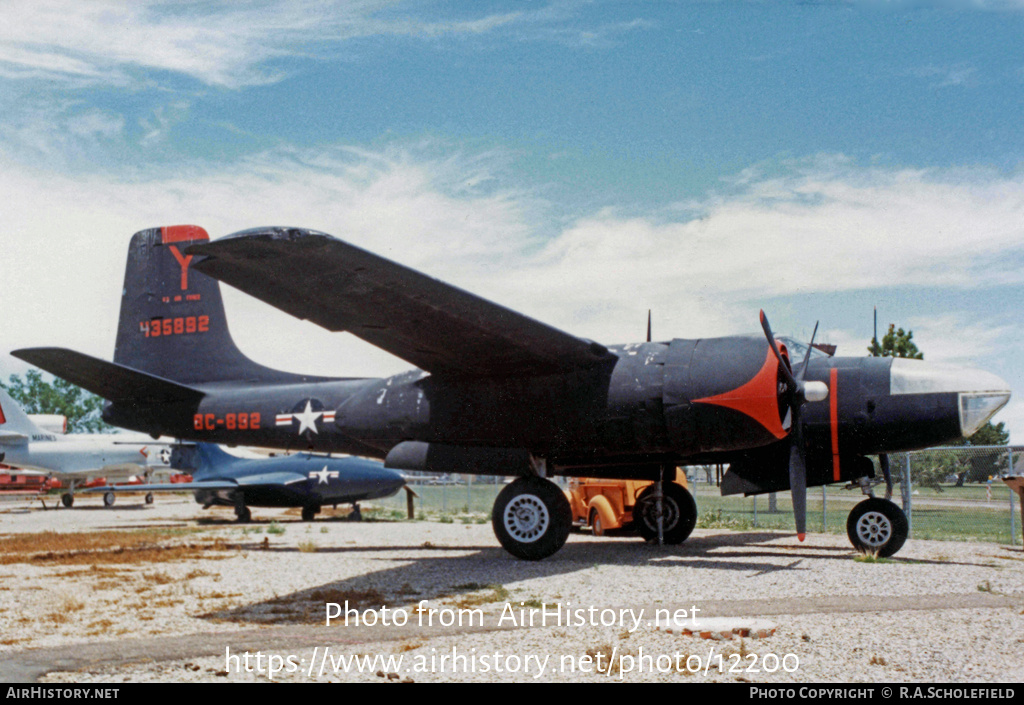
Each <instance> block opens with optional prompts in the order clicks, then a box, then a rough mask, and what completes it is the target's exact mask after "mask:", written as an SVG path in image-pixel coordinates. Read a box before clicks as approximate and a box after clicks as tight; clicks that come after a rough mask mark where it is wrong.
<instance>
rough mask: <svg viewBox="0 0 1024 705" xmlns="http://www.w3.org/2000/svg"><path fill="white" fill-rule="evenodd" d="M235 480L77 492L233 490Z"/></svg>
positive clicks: (81, 490)
mask: <svg viewBox="0 0 1024 705" xmlns="http://www.w3.org/2000/svg"><path fill="white" fill-rule="evenodd" d="M234 489H238V483H237V482H230V481H228V480H200V481H198V482H165V483H152V484H145V483H143V484H139V485H102V486H100V487H87V488H85V489H80V490H78V491H79V492H194V491H195V490H234Z"/></svg>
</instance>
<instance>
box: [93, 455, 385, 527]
mask: <svg viewBox="0 0 1024 705" xmlns="http://www.w3.org/2000/svg"><path fill="white" fill-rule="evenodd" d="M171 467H174V468H176V469H179V470H184V469H189V468H194V473H193V476H192V482H172V483H167V484H148V485H115V486H113V487H97V488H95V489H93V490H88V491H95V492H105V493H109V492H118V491H121V492H143V491H144V492H161V491H163V492H181V491H185V490H188V491H193V492H195V497H196V502H198V503H199V504H201V505H203V508H204V509H208V508H210V507H212V506H213V505H219V506H228V507H234V508H235V515H236V516H237V517H238V520H239V521H249V520H251V518H252V514H251V512H250V511H249V507H302V519H303V520H304V521H312V520H313V517H315V516H316V515H317V514H319V513H320V508H321V507H322V506H323V505H335V506H337V505H339V504H352V506H353V507H354V508H355V517H356V518H358V517H359V516H360V514H359V504H358V502H360V501H362V500H366V499H379V498H381V497H390V496H391V495H393V494H395V493H396V492H398V490H400V489H401V488H402V486H403V485H405V478H403V477H402V475H401V473H398V472H395V471H394V470H388V469H386V468H384V466H383V465H382V464H381V463H379V462H376V461H373V460H367V459H365V458H358V457H338V458H334V457H330V456H324V455H314V454H312V453H297V454H295V455H281V456H276V457H269V458H240V457H238V456H235V455H231V454H230V453H228V452H226V451H224V450H223V449H221V448H220V447H218V446H216V445H214V444H212V443H196V444H195V445H184V446H177V447H175V449H174V451H173V452H172V457H171ZM112 503H113V502H110V501H108V502H107V504H108V505H109V504H112Z"/></svg>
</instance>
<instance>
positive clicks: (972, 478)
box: [950, 421, 1010, 487]
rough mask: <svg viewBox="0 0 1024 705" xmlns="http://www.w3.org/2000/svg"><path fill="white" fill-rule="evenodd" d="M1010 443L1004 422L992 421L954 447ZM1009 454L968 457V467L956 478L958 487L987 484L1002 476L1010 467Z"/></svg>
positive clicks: (979, 454) (976, 453)
mask: <svg viewBox="0 0 1024 705" xmlns="http://www.w3.org/2000/svg"><path fill="white" fill-rule="evenodd" d="M1009 442H1010V432H1009V431H1007V430H1006V428H1005V426H1004V424H1003V422H1002V421H1000V422H999V423H997V424H993V423H992V422H991V421H989V422H988V423H986V424H985V425H984V426H982V427H981V428H979V429H978V430H977V431H976V432H975V434H974V435H973V436H971V437H970V438H964V439H962V440H960V441H957V442H956V443H950V445H954V446H974V447H978V446H1005V445H1006V444H1007V443H1009ZM1008 460H1009V458H1008V457H1007V453H1006V452H1005V451H1002V450H998V451H976V452H974V453H971V454H970V455H969V456H968V467H967V469H966V470H965V471H964V472H961V473H958V474H957V476H956V486H957V487H962V486H963V484H964V482H987V481H988V478H989V477H991V476H993V475H998V474H1000V473H1001V472H1002V471H1003V470H1005V469H1006V468H1007V467H1008V463H1007V461H1008Z"/></svg>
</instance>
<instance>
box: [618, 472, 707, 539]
mask: <svg viewBox="0 0 1024 705" xmlns="http://www.w3.org/2000/svg"><path fill="white" fill-rule="evenodd" d="M661 488H662V489H661V492H662V507H663V511H664V516H663V517H662V525H661V530H662V537H663V538H664V540H665V543H666V544H668V545H673V544H677V543H682V542H683V541H685V540H686V539H687V538H689V536H690V533H691V532H692V531H693V527H695V526H696V525H697V503H696V502H694V501H693V497H692V496H691V495H690V493H689V492H687V491H686V490H685V489H684V488H683V487H681V486H680V485H677V484H676V483H674V482H665V483H662V485H661ZM633 523H634V524H635V525H636V528H637V531H639V532H640V535H641V536H642V537H643V538H644V540H645V541H657V540H658V504H657V502H655V500H654V485H651V486H650V487H648V488H647V489H646V490H644V491H643V492H641V493H640V497H638V498H637V501H636V507H635V508H634V509H633Z"/></svg>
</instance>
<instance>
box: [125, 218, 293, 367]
mask: <svg viewBox="0 0 1024 705" xmlns="http://www.w3.org/2000/svg"><path fill="white" fill-rule="evenodd" d="M209 239H210V237H209V235H207V233H206V231H205V230H204V229H203V228H201V227H199V226H196V225H176V226H170V227H163V228H150V229H148V230H142V231H140V232H137V233H135V235H134V236H132V239H131V244H130V245H129V248H128V263H127V267H126V269H125V276H124V289H123V292H122V299H121V314H120V320H119V322H118V329H117V342H116V345H115V348H114V362H115V363H118V364H120V365H123V366H125V367H130V368H132V369H135V370H139V371H142V372H146V373H149V374H151V375H156V376H158V377H162V378H164V379H166V380H173V381H175V382H180V383H184V384H186V385H188V384H194V383H199V382H220V381H230V380H247V381H254V382H267V381H295V380H296V379H301V377H300V376H298V375H291V374H289V373H285V372H279V371H277V370H273V369H270V368H268V367H264V366H262V365H260V364H258V363H256V362H254V361H252V360H250V359H249V358H248V357H246V356H245V355H244V354H243V353H242V352H241V351H240V350H239V349H238V348H237V347H236V346H235V343H234V341H233V340H232V338H231V334H230V333H229V332H228V326H227V319H226V317H225V313H224V303H223V300H222V298H221V293H220V286H219V284H218V282H217V280H216V279H212V278H210V277H208V276H206V275H205V274H202V273H200V272H198V271H196V270H195V269H193V268H192V260H193V257H194V255H191V254H187V253H186V250H187V249H188V247H189V246H191V245H193V244H197V243H203V242H207V241H209Z"/></svg>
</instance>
